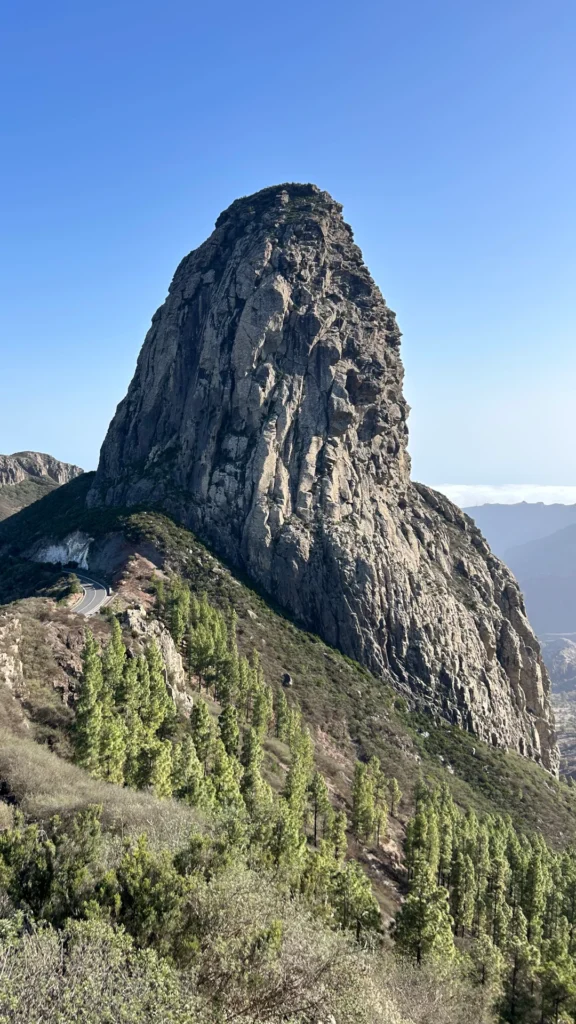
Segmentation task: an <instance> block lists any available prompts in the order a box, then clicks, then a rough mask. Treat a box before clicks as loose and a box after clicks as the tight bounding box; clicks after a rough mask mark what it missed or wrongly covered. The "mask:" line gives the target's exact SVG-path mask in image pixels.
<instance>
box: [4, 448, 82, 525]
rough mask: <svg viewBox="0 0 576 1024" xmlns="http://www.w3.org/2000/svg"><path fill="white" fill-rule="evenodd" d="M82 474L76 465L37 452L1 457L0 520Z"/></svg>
mask: <svg viewBox="0 0 576 1024" xmlns="http://www.w3.org/2000/svg"><path fill="white" fill-rule="evenodd" d="M81 473H82V470H81V469H80V468H79V467H78V466H71V465H69V464H68V463H66V462H59V461H58V459H54V458H52V456H51V455H43V454H40V453H39V452H17V453H16V454H14V455H0V520H2V519H6V518H7V517H8V516H11V515H14V513H15V512H19V511H20V509H22V508H25V507H26V506H27V505H30V504H31V503H32V502H34V501H38V500H39V498H43V497H44V495H46V494H48V493H49V492H50V491H51V490H54V488H55V487H59V486H60V485H61V484H65V483H68V481H69V480H73V479H74V477H77V476H79V475H80V474H81Z"/></svg>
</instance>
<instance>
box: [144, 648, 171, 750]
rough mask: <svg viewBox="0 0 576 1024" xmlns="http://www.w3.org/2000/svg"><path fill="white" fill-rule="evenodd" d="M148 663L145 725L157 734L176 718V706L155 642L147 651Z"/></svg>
mask: <svg viewBox="0 0 576 1024" xmlns="http://www.w3.org/2000/svg"><path fill="white" fill-rule="evenodd" d="M146 661H147V664H148V672H149V680H150V691H149V693H150V696H149V700H148V707H147V709H146V714H145V716H144V715H143V716H142V718H143V721H144V724H145V725H146V726H147V728H148V729H149V730H150V732H151V733H157V732H158V731H159V730H160V729H161V727H162V726H163V725H164V724H165V723H170V722H171V721H172V720H173V718H174V704H173V701H172V699H171V697H170V695H169V693H168V690H167V689H166V669H165V667H164V661H163V659H162V655H161V653H160V649H159V647H158V644H157V643H156V641H155V640H153V641H152V643H151V644H149V645H148V647H147V649H146Z"/></svg>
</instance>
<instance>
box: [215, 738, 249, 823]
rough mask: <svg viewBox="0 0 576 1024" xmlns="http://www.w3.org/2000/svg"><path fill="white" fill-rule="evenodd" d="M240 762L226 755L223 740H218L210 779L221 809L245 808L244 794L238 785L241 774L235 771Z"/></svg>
mask: <svg viewBox="0 0 576 1024" xmlns="http://www.w3.org/2000/svg"><path fill="white" fill-rule="evenodd" d="M235 765H236V766H237V767H240V766H239V765H238V762H237V761H236V759H235V758H233V757H230V756H229V755H228V754H227V753H226V748H225V746H224V744H223V742H222V740H216V742H215V744H214V753H213V759H212V771H211V774H210V779H211V781H212V785H213V787H214V795H215V798H216V802H217V803H218V804H219V806H220V807H227V808H231V807H232V808H234V807H235V808H237V809H238V808H240V807H241V806H243V800H242V794H241V792H240V787H239V785H238V779H239V774H240V773H238V772H236V771H235Z"/></svg>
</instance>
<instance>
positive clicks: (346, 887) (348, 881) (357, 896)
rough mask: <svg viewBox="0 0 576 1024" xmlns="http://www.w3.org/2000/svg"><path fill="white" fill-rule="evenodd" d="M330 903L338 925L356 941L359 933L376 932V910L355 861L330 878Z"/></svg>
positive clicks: (367, 884)
mask: <svg viewBox="0 0 576 1024" xmlns="http://www.w3.org/2000/svg"><path fill="white" fill-rule="evenodd" d="M331 903H332V905H333V907H334V911H335V916H336V920H337V922H338V924H339V925H340V926H341V927H342V928H352V929H354V932H355V934H356V939H357V940H358V941H359V940H360V937H361V935H362V932H363V931H366V930H368V929H370V930H377V929H379V927H380V910H379V908H378V904H377V902H376V900H375V898H374V894H373V892H372V886H371V885H370V881H369V879H368V878H367V877H366V875H365V874H364V872H363V870H362V868H361V867H360V865H359V864H358V861H354V860H352V861H348V862H347V863H346V864H345V865H343V866H342V867H341V868H340V870H339V871H337V872H336V873H335V875H334V876H333V882H332V892H331Z"/></svg>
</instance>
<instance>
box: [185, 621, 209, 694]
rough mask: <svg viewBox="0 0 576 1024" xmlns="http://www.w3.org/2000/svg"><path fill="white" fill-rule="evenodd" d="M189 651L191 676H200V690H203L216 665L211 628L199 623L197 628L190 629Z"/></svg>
mask: <svg viewBox="0 0 576 1024" xmlns="http://www.w3.org/2000/svg"><path fill="white" fill-rule="evenodd" d="M187 651H188V671H189V676H192V675H196V676H198V689H199V690H201V689H202V684H203V683H206V681H207V675H208V673H209V671H210V669H211V668H212V666H213V664H214V636H213V633H212V630H211V629H210V626H208V625H207V624H205V623H204V622H199V623H198V625H197V626H191V627H190V629H189V630H188V638H187Z"/></svg>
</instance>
